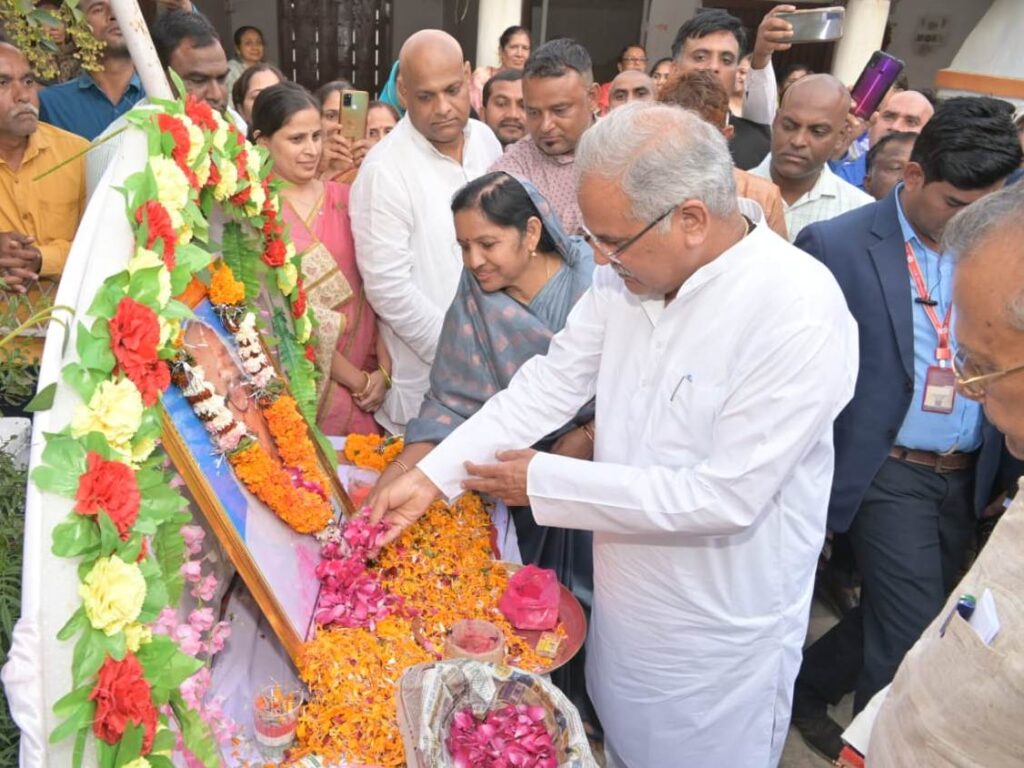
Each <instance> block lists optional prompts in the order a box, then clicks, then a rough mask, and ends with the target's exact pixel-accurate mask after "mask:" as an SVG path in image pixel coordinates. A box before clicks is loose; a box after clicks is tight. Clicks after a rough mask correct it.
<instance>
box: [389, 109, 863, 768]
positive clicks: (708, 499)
mask: <svg viewBox="0 0 1024 768" xmlns="http://www.w3.org/2000/svg"><path fill="white" fill-rule="evenodd" d="M576 166H577V171H578V173H579V203H580V209H581V211H582V214H583V221H584V224H585V232H586V233H587V237H588V239H589V240H590V242H591V244H592V245H593V247H594V259H595V261H596V262H597V263H598V265H599V266H598V268H597V269H596V270H595V272H594V282H593V287H592V288H591V290H590V291H588V292H587V293H586V294H585V295H584V296H583V298H581V299H580V301H579V303H578V304H577V305H576V307H575V309H574V310H573V312H572V314H571V315H570V316H569V320H568V322H567V324H566V326H565V330H564V331H562V333H560V334H559V335H558V336H556V337H555V338H554V340H553V341H552V343H551V347H550V350H549V352H548V354H547V355H546V356H544V357H535V358H533V359H532V360H530V361H529V362H527V363H526V364H525V365H524V366H523V367H522V368H521V369H520V370H519V373H518V374H517V375H516V376H515V378H514V379H513V380H512V382H511V384H510V385H509V387H508V389H506V390H505V391H503V392H501V393H499V394H498V395H496V396H495V397H493V398H492V399H491V400H489V401H488V403H487V404H486V405H485V406H484V407H483V408H482V409H481V410H480V411H479V413H478V414H477V415H476V416H474V417H473V418H472V419H470V420H469V421H467V422H466V423H465V424H464V425H463V426H461V427H460V428H459V429H457V430H455V432H453V433H452V435H451V436H450V437H449V438H448V439H447V440H445V441H444V442H442V443H441V444H440V445H438V446H437V447H436V448H435V449H434V451H433V452H432V453H431V454H430V455H429V456H427V457H426V458H425V459H423V460H422V461H420V462H419V463H418V465H417V466H416V468H414V469H412V470H411V471H409V472H407V473H406V474H404V475H403V476H401V477H400V478H398V479H397V480H396V481H395V482H394V483H392V484H391V485H389V486H387V487H385V488H383V489H382V490H381V491H380V493H379V496H378V498H377V500H376V502H375V504H374V516H375V517H376V518H377V519H381V518H383V519H384V520H385V521H387V522H388V523H390V524H391V525H392V527H391V529H390V530H389V534H388V536H389V537H390V538H393V537H395V536H397V535H398V534H399V533H400V531H401V530H402V528H404V527H405V526H407V525H409V524H411V523H412V522H413V521H414V520H416V519H418V518H419V516H420V515H422V513H423V512H424V511H425V510H426V508H427V506H428V505H429V503H430V502H431V501H433V500H434V499H435V498H436V497H437V496H438V495H440V494H444V495H445V496H448V497H449V498H450V497H452V496H456V495H458V494H459V493H461V492H462V491H463V490H466V489H472V490H477V491H481V492H486V493H490V494H492V495H495V496H498V497H500V498H503V499H505V500H506V501H509V502H515V503H526V502H527V499H528V503H529V504H530V506H531V507H532V510H533V515H534V518H535V519H536V521H537V522H538V523H539V524H541V525H552V526H561V527H566V528H586V529H590V530H593V531H594V608H593V615H592V623H591V627H590V636H589V639H588V646H587V648H588V650H587V653H588V656H587V687H588V690H589V692H590V694H591V697H592V698H593V700H594V704H595V707H596V709H597V713H598V715H599V716H600V718H601V722H602V724H603V725H604V727H605V736H606V742H605V746H606V753H607V754H608V756H609V764H610V765H613V766H630V767H631V768H653V767H655V766H657V768H661V767H662V766H676V765H693V766H730V768H744V767H748V768H763V767H764V766H767V765H774V764H776V763H777V762H778V760H779V758H780V756H781V754H782V747H783V742H784V741H785V736H786V729H787V726H788V722H789V709H790V700H791V691H792V686H793V679H794V677H795V676H796V671H797V667H798V666H799V663H800V649H801V646H802V644H803V640H804V635H805V632H806V629H807V617H808V609H809V605H810V599H811V589H812V582H813V574H814V567H815V562H816V560H817V556H818V552H819V550H820V547H821V541H822V539H823V537H824V533H825V510H826V506H827V503H828V488H829V484H830V481H831V477H832V464H833V451H832V422H833V420H834V418H835V416H836V415H837V414H838V413H839V411H840V410H841V409H842V408H843V406H844V405H845V404H846V402H847V401H848V400H849V399H850V397H851V396H852V394H853V386H854V381H855V379H856V375H857V331H856V327H855V325H854V323H853V320H852V318H851V316H850V313H849V311H848V310H847V308H846V303H845V301H844V300H843V297H842V294H841V292H840V291H839V288H838V286H837V285H836V283H835V281H834V279H833V278H832V277H831V276H830V275H829V274H828V273H827V271H825V270H823V269H821V268H820V267H819V266H818V265H817V264H815V263H814V261H813V260H811V259H808V258H806V256H805V255H804V254H802V253H801V252H800V251H798V250H796V249H795V248H793V247H792V246H790V245H789V244H788V243H787V242H786V241H785V240H783V239H782V238H780V237H779V236H778V235H776V234H775V233H774V232H772V231H771V230H770V229H769V228H768V227H767V226H765V225H764V223H763V216H762V215H761V213H760V210H759V209H757V208H756V206H754V207H752V208H749V209H748V208H744V209H743V210H747V211H749V213H750V214H751V215H750V216H749V217H748V216H747V215H744V213H743V212H741V209H740V207H739V205H738V204H737V200H736V187H735V183H734V181H733V172H732V161H731V159H730V156H729V150H728V146H727V144H726V141H725V138H724V137H723V136H722V134H721V132H720V131H718V130H717V129H715V128H714V127H712V126H711V125H709V124H707V123H705V122H704V121H703V120H701V119H700V118H699V117H697V116H696V115H695V114H692V113H690V112H687V111H685V110H681V109H679V108H676V107H670V106H665V105H656V104H651V103H648V102H638V103H636V104H627V105H625V106H623V107H620V108H618V109H616V110H613V111H612V112H611V113H609V115H608V116H607V117H606V118H604V119H603V120H602V121H600V122H599V123H598V124H597V125H596V126H594V127H593V128H591V129H589V130H588V131H587V132H586V133H585V134H584V135H583V138H582V140H581V142H580V144H579V148H578V151H577V155H576ZM726 307H727V308H729V311H728V312H725V311H723V308H726ZM592 397H596V402H597V424H598V428H597V433H596V442H595V447H594V461H593V462H584V461H577V460H574V459H567V458H564V457H559V456H551V455H544V454H539V453H537V452H535V451H532V450H517V449H522V447H523V446H528V445H532V444H533V443H534V442H536V441H537V439H539V438H540V437H542V436H543V435H545V434H547V433H548V432H550V431H551V430H552V429H554V428H555V427H556V426H557V425H558V424H561V423H564V422H565V421H566V420H567V419H568V418H570V417H571V415H572V414H573V413H575V411H576V410H577V409H578V408H579V407H580V406H581V405H582V404H583V403H585V402H586V401H587V400H589V399H590V398H592ZM495 459H497V463H495ZM466 460H468V462H467V463H465V464H464V461H466Z"/></svg>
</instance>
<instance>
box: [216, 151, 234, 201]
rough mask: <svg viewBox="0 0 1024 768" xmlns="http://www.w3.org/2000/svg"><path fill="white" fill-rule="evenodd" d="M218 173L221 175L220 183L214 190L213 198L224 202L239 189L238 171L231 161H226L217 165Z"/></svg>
mask: <svg viewBox="0 0 1024 768" xmlns="http://www.w3.org/2000/svg"><path fill="white" fill-rule="evenodd" d="M217 171H218V172H219V173H220V181H219V182H218V183H217V186H216V187H214V188H213V197H214V198H215V199H216V200H219V201H221V202H224V201H225V200H227V199H228V198H229V197H231V196H232V195H233V194H235V190H236V189H237V187H238V169H237V168H236V167H235V164H234V163H232V162H231V161H230V160H225V161H224V162H223V163H219V164H218V165H217Z"/></svg>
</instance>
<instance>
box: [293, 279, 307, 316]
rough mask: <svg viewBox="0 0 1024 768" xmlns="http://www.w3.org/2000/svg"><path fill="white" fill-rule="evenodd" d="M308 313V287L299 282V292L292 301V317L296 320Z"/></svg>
mask: <svg viewBox="0 0 1024 768" xmlns="http://www.w3.org/2000/svg"><path fill="white" fill-rule="evenodd" d="M304 314H306V289H305V288H304V287H303V286H302V282H301V281H300V282H299V293H298V295H297V296H296V297H295V301H293V302H292V317H294V318H295V319H296V320H297V319H299V318H300V317H302V316H303V315H304Z"/></svg>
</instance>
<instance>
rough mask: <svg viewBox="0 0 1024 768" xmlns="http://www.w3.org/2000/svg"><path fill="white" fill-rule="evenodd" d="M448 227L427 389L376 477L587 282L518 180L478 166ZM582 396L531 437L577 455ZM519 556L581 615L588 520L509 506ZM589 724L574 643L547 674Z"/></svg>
mask: <svg viewBox="0 0 1024 768" xmlns="http://www.w3.org/2000/svg"><path fill="white" fill-rule="evenodd" d="M452 213H453V215H454V217H455V233H456V239H457V240H458V244H459V248H460V250H461V252H462V260H463V263H464V264H465V269H464V270H463V272H462V277H461V279H460V281H459V287H458V291H457V293H456V295H455V300H454V301H453V302H452V305H451V307H449V309H448V313H447V314H446V315H445V319H444V326H443V328H442V330H441V338H440V341H439V342H438V347H437V354H436V355H435V357H434V363H433V366H432V367H431V370H430V391H429V392H428V393H427V396H426V398H425V399H424V401H423V405H422V406H421V408H420V413H419V416H418V417H417V418H415V419H413V420H412V421H411V422H409V424H408V426H407V427H406V432H405V450H404V451H403V452H402V454H401V455H400V456H399V457H398V460H397V461H395V462H394V463H393V464H391V466H390V467H388V469H387V471H385V473H384V474H383V475H382V476H381V479H380V482H379V483H378V488H381V487H383V486H384V485H385V484H386V483H388V482H390V480H391V479H393V478H394V477H396V476H397V475H399V474H401V473H402V472H404V471H407V468H409V467H412V466H414V465H415V464H416V462H418V461H419V460H420V459H422V458H423V457H424V456H426V455H427V454H428V453H429V452H430V451H431V449H433V447H434V446H435V445H437V444H438V443H440V442H441V441H442V440H444V438H446V437H447V436H448V435H449V434H450V433H451V432H452V431H453V430H454V429H455V428H456V427H458V426H459V425H460V424H462V422H464V421H465V420H466V419H468V418H469V417H471V416H472V415H473V414H475V413H476V412H477V411H478V410H479V409H480V408H481V407H482V406H483V405H484V403H486V402H487V400H489V399H490V398H491V397H493V396H494V395H496V394H497V393H498V392H500V391H501V390H503V389H505V387H507V386H508V384H509V381H511V379H512V377H513V376H514V375H515V373H516V371H518V370H519V368H520V367H521V366H522V365H523V363H525V362H526V361H527V360H529V359H530V358H531V357H533V356H534V355H543V354H545V353H546V352H547V350H548V345H549V344H550V343H551V339H552V337H553V336H554V335H555V334H556V333H558V332H559V331H560V330H562V328H563V327H564V326H565V320H566V318H567V317H568V315H569V312H570V311H571V310H572V308H573V306H575V304H576V302H577V301H578V300H579V298H580V297H581V296H582V295H583V294H584V293H585V292H586V291H587V289H588V288H590V282H591V277H592V274H593V270H594V259H593V254H592V252H591V249H590V246H588V245H587V244H586V243H585V242H584V241H583V239H582V238H579V237H568V236H566V234H565V233H564V231H563V230H562V226H561V224H559V220H558V216H557V215H556V214H555V212H554V211H553V210H552V209H551V206H550V205H549V204H548V202H547V200H545V199H544V197H543V196H542V195H541V194H540V192H538V191H537V189H536V188H535V187H534V186H533V185H532V184H530V183H529V182H527V181H523V180H521V179H517V178H515V177H513V176H511V175H509V174H507V173H502V172H499V173H489V174H486V175H484V176H481V177H480V178H478V179H476V180H474V181H471V182H470V183H469V184H467V185H466V186H464V187H463V188H462V189H460V190H459V191H458V192H457V193H456V194H455V197H454V198H453V199H452ZM593 419H594V408H593V403H589V404H588V405H587V406H585V407H584V408H583V409H582V410H581V411H580V412H579V413H578V414H577V415H576V417H575V418H574V419H573V420H572V421H571V422H570V423H568V424H566V425H565V426H564V427H562V428H561V429H560V430H558V431H557V432H554V433H552V434H551V435H548V436H547V437H545V438H544V439H543V440H541V441H540V442H539V443H538V444H537V445H536V446H534V447H535V448H537V449H539V450H542V451H549V452H551V453H558V454H561V455H564V456H572V457H574V458H582V459H589V458H591V457H592V451H593V428H594V425H593ZM510 512H511V514H512V519H513V521H514V523H515V526H516V535H517V537H518V539H519V551H520V554H521V555H522V558H523V562H524V563H533V564H535V565H538V566H540V567H542V568H551V569H552V570H554V571H555V572H556V573H557V574H558V578H559V580H560V581H561V582H562V583H563V584H565V585H566V586H567V587H569V588H570V589H571V590H572V591H573V593H574V594H575V595H576V596H577V598H579V600H580V602H581V603H582V604H583V606H584V608H585V609H586V610H587V613H588V615H589V609H590V603H591V598H592V595H593V558H592V550H591V534H590V532H589V531H575V530H566V529H563V528H547V527H545V526H539V525H537V524H536V523H535V522H534V520H533V515H532V513H531V512H530V509H529V507H513V508H512V509H511V510H510ZM553 679H554V682H555V683H556V684H557V685H559V687H561V688H562V689H563V690H564V691H565V692H566V694H567V695H568V696H569V697H570V698H571V699H572V700H573V702H574V703H575V704H576V706H577V707H579V709H580V714H581V715H582V716H583V717H584V719H585V720H589V721H590V722H591V723H592V724H595V725H596V719H595V717H594V715H593V712H592V711H591V708H590V702H589V700H588V699H587V698H586V689H585V684H584V680H583V654H582V653H581V654H579V655H578V656H577V658H576V659H574V660H573V662H571V663H570V664H569V665H567V666H566V667H563V669H561V670H558V671H557V672H556V673H555V674H554V675H553Z"/></svg>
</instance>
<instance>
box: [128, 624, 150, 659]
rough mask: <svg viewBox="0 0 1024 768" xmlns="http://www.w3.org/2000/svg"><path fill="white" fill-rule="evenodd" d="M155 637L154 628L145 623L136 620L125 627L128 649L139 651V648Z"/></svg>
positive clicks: (134, 651)
mask: <svg viewBox="0 0 1024 768" xmlns="http://www.w3.org/2000/svg"><path fill="white" fill-rule="evenodd" d="M152 639H153V630H152V629H150V628H149V627H147V626H145V625H144V624H139V622H137V621H134V622H132V623H131V624H128V625H126V626H125V628H124V641H125V644H126V645H127V646H128V650H129V651H131V652H132V653H138V652H139V648H140V647H141V646H143V645H145V644H146V643H148V642H149V641H150V640H152Z"/></svg>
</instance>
